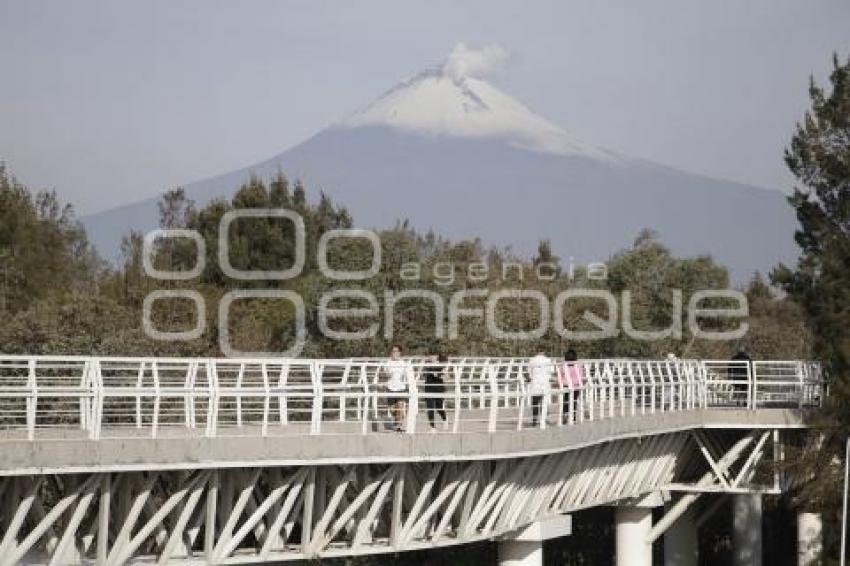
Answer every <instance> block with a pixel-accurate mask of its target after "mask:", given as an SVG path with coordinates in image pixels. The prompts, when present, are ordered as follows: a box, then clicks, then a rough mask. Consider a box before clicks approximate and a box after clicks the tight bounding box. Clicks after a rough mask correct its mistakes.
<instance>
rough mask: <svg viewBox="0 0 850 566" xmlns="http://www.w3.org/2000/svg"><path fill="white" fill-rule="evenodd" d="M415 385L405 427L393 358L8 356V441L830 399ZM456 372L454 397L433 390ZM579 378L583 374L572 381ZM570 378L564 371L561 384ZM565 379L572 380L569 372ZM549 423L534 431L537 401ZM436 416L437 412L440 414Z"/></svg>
mask: <svg viewBox="0 0 850 566" xmlns="http://www.w3.org/2000/svg"><path fill="white" fill-rule="evenodd" d="M407 362H408V363H409V367H410V369H411V372H412V375H413V376H414V378H415V379H414V381H413V382H412V383H411V384H410V387H409V388H408V390H407V391H406V392H404V393H402V394H401V396H402V397H403V398H404V399H405V401H406V405H407V417H406V419H405V420H404V422H402V423H394V421H393V417H392V415H391V412H390V407H389V401H390V400H391V399H392V398H398V397H399V393H393V392H391V391H388V390H387V388H386V386H385V384H386V377H387V376H386V371H385V364H386V360H384V359H374V358H351V359H337V360H334V359H315V360H308V359H212V358H105V357H104V358H101V357H81V356H2V355H0V439H2V438H28V439H31V440H34V439H36V438H45V437H57V436H61V437H72V436H73V435H75V434H76V435H84V436H86V437H88V438H92V439H98V438H102V437H134V436H147V437H165V436H192V435H197V436H207V437H215V436H223V435H262V436H266V435H288V434H289V435H292V434H294V435H311V434H346V433H347V434H368V433H372V432H379V431H384V430H392V429H393V428H394V425H395V424H398V425H400V427H401V428H402V430H403V431H404V432H407V433H415V432H421V431H422V430H423V429H425V428H428V422H427V420H426V419H425V414H426V404H427V402H428V400H429V399H431V400H436V399H438V400H439V401H440V402H442V405H443V408H444V410H445V415H446V420H445V422H444V423H443V422H442V420H441V419H439V418H437V419H436V420H440V421H441V422H440V423H439V426H438V427H437V430H441V431H445V432H449V433H459V432H485V431H486V432H495V431H500V430H523V429H527V428H531V427H532V426H534V427H538V428H546V427H547V426H572V425H574V424H576V423H582V422H586V421H596V420H600V419H611V418H617V417H625V416H633V415H645V414H655V413H664V412H673V411H686V410H695V409H704V408H738V409H749V410H756V409H759V408H769V407H786V408H807V407H816V406H819V405H820V404H821V402H822V401H823V398H824V396H825V395H826V393H827V389H826V384H825V380H824V379H823V376H822V372H821V369H820V366H819V365H818V364H817V363H814V362H806V361H797V360H791V361H756V362H752V363H748V362H733V361H720V360H678V359H665V360H627V359H611V360H582V361H579V362H571V364H572V365H571V366H570V367H569V369H568V368H567V366H565V365H563V364H565V362H557V361H553V362H552V366H551V368H550V372H549V373H550V374H551V379H550V380H549V384H548V392H547V393H546V394H544V395H542V396H539V397H536V396H532V395H531V393H530V388H529V383H528V380H529V373H528V360H527V359H525V358H522V359H520V358H453V359H451V360H449V361H448V362H446V363H442V364H440V363H438V362H432V361H426V360H423V359H422V358H408V359H407ZM443 369H444V370H445V371H444V372H442V375H443V376H444V377H445V379H444V383H445V385H444V388H443V389H442V390H441V391H434V390H433V389H428V388H423V379H424V373H425V372H427V371H429V370H434V371H436V370H443ZM567 372H570V373H567ZM559 376H561V377H560V378H559ZM565 376H569V378H568V377H565ZM535 405H537V406H538V407H539V418H538V419H537V420H536V423H535V422H534V419H533V416H532V413H533V412H534V406H535ZM435 416H436V415H435Z"/></svg>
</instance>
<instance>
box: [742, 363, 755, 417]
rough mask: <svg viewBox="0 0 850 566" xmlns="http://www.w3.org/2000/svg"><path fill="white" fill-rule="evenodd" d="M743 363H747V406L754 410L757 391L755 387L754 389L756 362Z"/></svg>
mask: <svg viewBox="0 0 850 566" xmlns="http://www.w3.org/2000/svg"><path fill="white" fill-rule="evenodd" d="M744 363H746V364H747V384H749V387H748V388H747V392H748V393H749V398H748V401H749V403H748V408H749V409H750V410H751V411H754V410H755V409H756V393H757V389H756V377H757V375H756V371H755V369H756V368H755V365H756V362H744Z"/></svg>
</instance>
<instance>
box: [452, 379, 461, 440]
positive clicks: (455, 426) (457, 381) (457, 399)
mask: <svg viewBox="0 0 850 566" xmlns="http://www.w3.org/2000/svg"><path fill="white" fill-rule="evenodd" d="M460 371H461V370H460V366H459V365H457V363H456V364H455V367H454V372H453V373H454V386H455V395H454V399H455V410H454V414H455V418H454V423H452V432H454V433H456V432H458V430H460V403H461V397H460Z"/></svg>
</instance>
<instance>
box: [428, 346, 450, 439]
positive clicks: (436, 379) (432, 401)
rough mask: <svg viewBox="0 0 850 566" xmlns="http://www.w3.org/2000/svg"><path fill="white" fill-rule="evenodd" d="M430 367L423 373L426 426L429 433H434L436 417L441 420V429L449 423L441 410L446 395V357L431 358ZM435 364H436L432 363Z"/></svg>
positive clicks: (442, 355)
mask: <svg viewBox="0 0 850 566" xmlns="http://www.w3.org/2000/svg"><path fill="white" fill-rule="evenodd" d="M429 361H430V362H431V364H430V365H427V366H425V370H424V371H423V374H424V377H425V386H424V388H423V389H424V391H425V407H426V409H427V411H428V424H429V425H430V426H431V432H436V430H437V427H436V420H437V415H439V416H440V418H441V419H443V429H445V428H447V427H448V424H449V421H448V419H447V418H446V410H445V409H444V408H443V402H444V400H445V399H444V397H443V395H445V394H446V381H445V378H446V374H447V373H448V366H447V365H446V363H447V362H448V361H449V358H448V356H446V355H445V354H440V355H439V356H432V357H431V359H430V360H429ZM434 362H436V363H434Z"/></svg>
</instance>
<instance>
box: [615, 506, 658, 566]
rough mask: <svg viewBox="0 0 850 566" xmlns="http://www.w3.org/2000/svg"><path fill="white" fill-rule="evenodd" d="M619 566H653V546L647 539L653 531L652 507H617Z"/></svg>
mask: <svg viewBox="0 0 850 566" xmlns="http://www.w3.org/2000/svg"><path fill="white" fill-rule="evenodd" d="M615 521H616V526H617V566H652V545H651V544H647V542H646V538H647V536H648V535H649V531H650V530H652V509H651V508H650V507H617V511H616V513H615Z"/></svg>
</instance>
